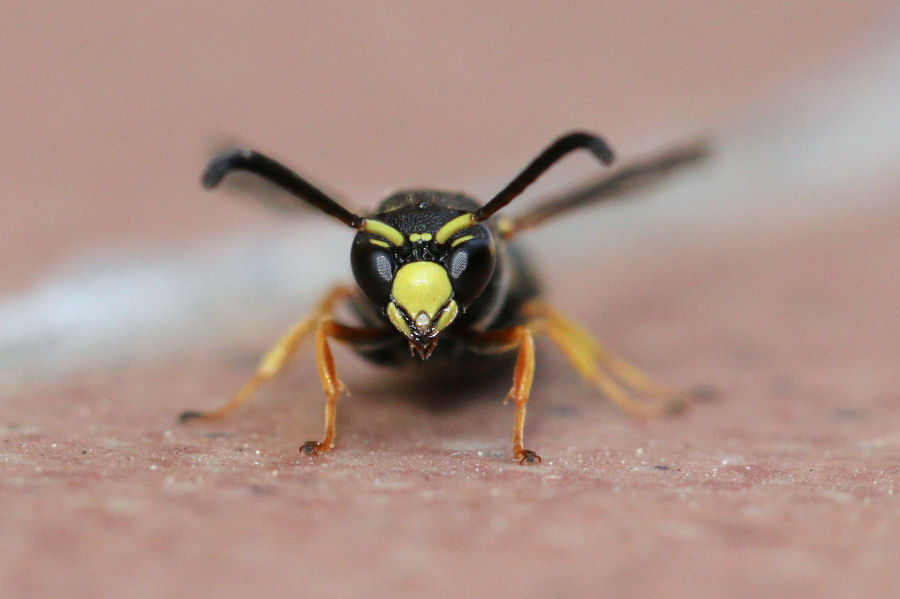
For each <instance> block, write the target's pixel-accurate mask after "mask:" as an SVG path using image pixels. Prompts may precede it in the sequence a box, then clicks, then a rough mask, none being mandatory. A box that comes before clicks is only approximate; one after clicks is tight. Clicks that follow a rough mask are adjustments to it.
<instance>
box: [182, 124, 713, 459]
mask: <svg viewBox="0 0 900 599" xmlns="http://www.w3.org/2000/svg"><path fill="white" fill-rule="evenodd" d="M576 150H587V151H588V152H590V153H591V154H592V155H593V156H595V157H596V158H597V159H598V160H599V161H600V162H601V163H602V164H604V165H610V164H611V163H612V162H613V151H612V149H611V148H610V147H609V145H607V143H606V142H605V141H604V140H603V139H602V138H601V137H599V136H597V135H594V134H592V133H588V132H584V131H574V132H571V133H568V134H566V135H564V136H562V137H560V138H558V139H557V140H556V141H554V142H553V143H552V144H550V145H549V146H548V147H547V148H546V149H544V150H543V151H542V152H541V153H540V154H539V155H538V156H537V157H536V158H534V160H533V161H532V162H531V163H530V164H528V166H527V167H526V168H525V169H524V170H522V171H521V172H520V173H519V174H518V175H517V176H516V177H515V178H514V179H513V180H512V181H511V182H510V183H509V184H508V185H507V186H506V187H504V188H503V189H502V190H500V191H499V192H498V193H497V194H496V195H495V196H494V197H493V198H491V199H490V200H489V201H488V202H487V203H485V204H483V205H482V204H479V203H478V202H477V201H476V200H474V199H472V198H471V197H469V196H467V195H464V194H461V193H455V192H448V191H435V190H429V189H413V190H406V191H399V192H397V193H394V194H393V195H390V196H389V197H387V198H386V199H384V200H383V201H382V202H381V203H380V204H379V205H378V206H377V208H376V209H375V211H374V212H373V213H371V214H369V215H366V216H362V215H359V214H355V213H353V212H351V211H350V210H348V209H347V208H345V207H344V206H343V205H342V204H341V203H340V202H338V201H336V200H335V199H334V198H333V197H331V196H330V195H328V194H326V193H325V192H323V191H322V190H320V189H319V188H317V187H315V186H314V185H312V184H311V183H309V182H308V181H306V180H305V179H303V178H301V177H300V176H299V175H298V174H296V173H295V172H293V171H292V170H290V169H288V168H287V167H285V166H284V165H282V164H280V163H279V162H276V161H275V160H273V159H271V158H268V157H267V156H265V155H263V154H260V153H258V152H255V151H253V150H248V149H234V150H230V151H227V152H224V153H222V154H220V155H218V156H216V157H215V158H213V159H212V160H211V161H210V162H209V164H208V165H207V167H206V169H205V171H204V173H203V176H202V183H203V186H204V187H206V188H207V189H209V188H213V187H216V186H217V185H218V184H219V183H220V182H221V181H222V180H223V179H224V178H225V176H226V175H228V174H229V173H231V172H232V171H236V170H241V171H248V172H250V173H253V174H255V175H258V176H259V177H262V178H263V179H266V180H268V181H269V182H271V183H273V184H275V185H277V186H279V187H281V188H283V189H284V190H286V191H288V192H289V193H290V194H292V195H293V196H294V197H296V198H298V199H299V200H302V201H303V202H305V203H307V204H309V205H311V206H313V207H315V208H318V209H319V210H321V211H322V212H324V213H325V214H327V215H329V216H331V217H333V218H334V219H336V220H338V221H340V222H342V223H343V224H345V225H347V226H348V227H351V228H353V229H355V230H356V231H357V233H356V235H355V237H354V239H353V243H352V245H351V248H350V265H351V267H352V271H353V276H354V278H355V279H356V284H357V287H358V288H357V289H354V288H350V287H348V286H337V287H335V288H333V289H332V290H331V291H329V292H328V293H326V294H325V296H324V298H323V299H322V300H321V302H320V303H319V304H318V306H317V307H316V308H315V310H314V311H313V312H312V314H310V315H309V316H307V317H306V318H304V319H302V320H300V321H299V322H297V323H296V324H295V325H294V326H293V327H291V328H290V329H289V330H288V331H287V332H286V333H285V334H284V335H283V336H282V337H281V339H279V340H278V342H277V343H275V345H274V346H273V347H272V348H271V349H270V350H269V351H268V353H266V354H265V356H264V357H263V359H262V361H261V362H260V364H259V366H258V367H257V368H256V371H255V372H254V374H253V376H252V377H251V378H250V379H249V380H248V381H247V382H246V383H245V384H244V386H243V387H242V388H241V389H240V390H239V391H238V392H237V393H236V394H235V395H234V397H233V398H232V399H231V400H230V401H229V402H227V403H226V404H224V405H223V406H222V407H220V408H219V409H217V410H215V411H211V412H197V411H187V412H184V413H182V414H181V417H180V420H181V421H183V422H184V421H188V420H205V421H209V420H215V419H219V418H221V417H223V416H225V415H227V414H230V413H231V412H233V411H234V410H235V409H237V408H238V407H239V406H241V405H242V404H243V403H244V402H245V401H247V399H248V398H249V397H250V396H251V395H252V394H253V392H254V391H255V390H256V389H257V387H258V386H259V385H260V383H262V382H263V381H265V380H266V379H268V378H270V377H272V376H273V375H275V374H277V373H279V372H280V371H281V370H282V369H283V368H284V367H285V365H286V364H287V363H288V361H289V360H290V359H291V357H292V356H293V355H294V354H295V352H296V351H297V349H298V347H299V346H300V345H301V343H302V342H303V341H304V340H306V339H307V338H309V337H312V338H313V339H314V341H315V357H316V366H317V369H318V373H319V376H320V378H321V381H322V387H323V388H324V391H325V397H326V401H325V434H324V436H323V437H322V439H321V440H320V441H308V442H306V443H304V444H303V445H301V446H300V452H301V453H302V454H306V455H317V454H319V453H322V452H326V451H329V450H331V449H332V448H333V447H334V440H335V420H336V414H337V400H338V394H339V392H341V391H346V388H345V387H344V385H343V383H342V382H341V381H340V379H338V375H337V370H336V368H335V362H334V358H333V357H332V352H331V348H330V346H329V342H330V341H332V340H334V341H338V342H341V343H345V344H347V345H349V346H350V347H352V348H353V349H354V350H356V351H357V352H358V353H359V354H361V355H362V356H364V357H365V358H368V359H370V360H372V361H374V362H377V363H380V364H385V365H392V366H404V365H410V364H412V363H415V362H417V361H421V362H424V363H425V364H427V366H428V367H429V368H430V369H432V370H431V372H432V373H444V374H446V373H448V372H458V371H459V372H462V371H465V372H471V370H470V369H471V368H472V367H474V366H475V365H478V366H484V365H485V364H503V363H506V364H508V365H510V366H512V365H513V363H514V366H512V369H513V373H512V387H511V388H510V390H509V393H508V394H507V397H506V400H507V401H509V400H512V401H513V404H514V405H515V416H514V423H513V433H512V455H513V457H514V458H515V459H516V460H518V461H519V463H520V464H533V463H537V462H540V461H541V458H540V456H538V454H537V453H535V452H534V451H532V450H530V449H526V448H525V446H524V441H523V437H524V428H525V408H526V405H527V404H528V399H529V396H530V392H531V386H532V380H533V376H534V367H535V348H534V338H535V337H536V336H539V335H540V336H546V337H547V338H549V340H550V341H551V342H552V343H553V344H555V345H556V346H557V347H558V348H559V349H560V350H561V351H562V353H563V354H564V355H565V356H566V358H567V359H568V361H569V362H570V363H571V365H572V366H573V367H574V369H575V370H576V371H577V372H578V374H579V375H581V377H583V378H584V379H585V380H587V381H588V382H589V383H591V384H593V385H594V386H596V387H597V388H599V390H600V391H601V392H602V393H603V394H604V395H605V396H606V397H607V398H609V399H610V400H612V401H613V402H614V403H615V404H616V405H618V406H619V407H620V408H621V409H622V410H624V411H625V412H627V413H631V414H634V415H639V416H648V415H653V414H660V413H664V412H670V411H676V410H677V409H679V408H680V407H682V406H683V405H684V400H683V398H682V396H681V395H679V394H676V393H673V392H671V391H669V390H668V389H666V388H664V387H662V386H660V385H657V384H656V383H654V382H653V381H651V380H650V379H649V378H648V377H647V376H645V375H644V374H642V373H641V371H640V370H638V369H637V368H635V367H634V366H632V365H631V364H629V363H628V362H626V361H625V360H624V359H622V358H620V357H619V356H617V355H615V354H613V353H611V352H610V351H609V350H607V349H606V348H605V347H604V346H603V345H601V344H600V343H599V342H598V341H597V340H596V339H595V338H594V337H593V336H591V335H590V334H589V333H587V332H586V331H585V330H584V329H583V328H582V327H581V326H579V325H578V324H577V323H576V322H575V321H573V320H571V319H570V318H568V317H566V316H564V315H563V314H561V313H560V312H558V311H557V310H555V309H554V308H552V307H550V306H549V305H548V304H546V303H544V302H543V301H541V300H540V287H539V282H538V278H537V276H536V274H535V272H534V269H533V267H532V266H531V264H530V263H529V261H528V260H527V258H526V256H525V255H524V254H523V253H522V252H521V250H520V248H518V247H517V246H516V244H515V243H513V240H514V239H515V238H516V236H517V235H519V234H520V233H522V232H524V231H526V230H528V229H531V228H533V227H535V226H537V225H539V224H541V223H543V222H544V221H545V220H547V219H548V218H550V217H553V216H558V215H560V214H563V213H565V212H568V211H570V210H572V209H575V208H579V207H583V206H585V205H587V204H590V203H592V202H595V201H598V200H600V199H603V198H611V197H615V196H616V195H619V194H620V193H621V192H622V191H623V190H626V189H629V188H631V187H633V186H634V184H635V183H639V182H643V181H646V180H652V179H655V178H656V176H657V175H661V174H665V173H668V172H669V171H671V170H673V169H674V168H675V167H677V166H679V165H682V164H685V163H687V162H690V161H693V160H695V159H697V158H699V157H702V156H703V155H704V154H705V149H704V147H703V146H702V144H695V145H693V146H687V147H684V148H681V149H678V150H675V151H672V152H670V153H667V154H663V155H660V156H657V157H655V158H651V159H649V160H645V161H642V162H637V163H634V164H632V165H630V166H628V167H626V168H623V169H619V170H618V171H617V172H615V173H614V174H612V175H610V176H607V177H606V178H604V179H601V180H600V181H599V182H595V183H591V184H588V185H586V186H584V187H581V188H579V189H576V190H574V191H571V192H569V193H566V194H563V195H561V196H558V197H556V198H554V199H551V200H549V201H545V202H539V203H538V204H537V207H536V208H534V209H532V210H530V211H528V212H525V213H524V214H522V215H519V216H517V217H513V218H506V219H504V218H501V217H499V216H495V215H497V213H498V212H499V211H500V210H502V209H503V208H505V207H506V206H507V205H508V204H509V203H510V202H512V200H514V199H515V198H516V197H518V196H519V194H521V193H522V192H523V191H524V190H525V189H526V188H527V187H528V186H529V185H531V184H532V183H533V182H534V181H535V180H536V179H537V178H538V177H540V176H541V175H542V174H543V173H544V172H545V171H547V170H548V169H549V168H550V167H551V166H553V165H554V164H555V163H556V162H558V161H559V160H560V159H561V158H563V157H565V156H566V155H568V154H570V153H571V152H574V151H576ZM342 306H346V307H349V312H350V313H352V314H354V315H355V317H356V318H355V321H354V322H352V323H349V322H341V321H340V320H338V319H337V318H336V317H335V313H336V311H337V310H338V309H339V308H340V307H342ZM513 354H515V360H513V359H512V356H513ZM503 357H505V358H506V359H505V360H501V359H500V358H503ZM463 369H465V370H463Z"/></svg>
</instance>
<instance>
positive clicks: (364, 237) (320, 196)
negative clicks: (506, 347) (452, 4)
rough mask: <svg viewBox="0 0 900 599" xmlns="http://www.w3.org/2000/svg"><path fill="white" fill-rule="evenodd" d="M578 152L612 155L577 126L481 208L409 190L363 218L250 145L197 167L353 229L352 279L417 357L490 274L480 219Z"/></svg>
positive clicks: (209, 176) (487, 240)
mask: <svg viewBox="0 0 900 599" xmlns="http://www.w3.org/2000/svg"><path fill="white" fill-rule="evenodd" d="M577 149H588V150H590V151H591V152H592V153H593V154H594V155H595V156H596V157H597V158H598V159H599V160H600V161H602V162H603V163H605V164H609V163H610V162H611V161H612V158H613V155H612V150H610V149H609V147H608V146H607V145H606V142H604V141H603V140H602V139H600V138H599V137H597V136H596V135H591V134H589V133H584V132H580V131H576V132H573V133H569V134H568V135H564V136H563V137H560V138H559V139H557V140H556V141H555V142H553V143H552V144H551V145H550V146H548V147H547V148H546V149H545V150H544V151H543V152H541V153H540V154H539V155H538V156H537V158H535V159H534V160H533V161H532V162H531V163H530V164H529V165H528V166H527V167H526V168H525V169H524V170H523V171H522V172H520V173H519V174H518V175H517V176H516V177H515V178H514V179H513V180H512V181H510V183H509V184H508V185H507V186H506V187H504V188H503V189H502V190H500V192H499V193H497V195H495V196H494V197H493V198H492V199H491V200H490V201H489V202H488V203H487V204H485V205H484V206H479V205H478V204H477V203H476V202H475V201H474V200H471V199H470V198H467V197H465V196H461V195H458V194H452V193H442V192H430V191H414V192H405V193H399V194H395V195H393V196H391V197H389V198H388V199H386V200H384V201H383V202H382V203H381V205H380V206H379V207H378V210H377V212H376V214H374V215H372V216H370V217H366V218H364V217H362V216H359V215H357V214H354V213H352V212H350V211H349V210H347V209H346V208H344V207H343V205H342V204H341V203H339V202H337V201H335V200H334V199H332V198H331V196H329V195H328V194H326V193H324V192H323V191H321V190H320V189H318V188H317V187H315V186H313V185H312V184H310V183H309V182H308V181H306V180H304V179H302V178H301V177H300V176H299V175H297V174H296V173H294V172H293V171H291V170H290V169H288V168H286V167H285V166H283V165H282V164H280V163H278V162H276V161H274V160H272V159H271V158H268V157H266V156H263V155H262V154H259V153H257V152H254V151H252V150H242V149H236V150H231V151H229V152H225V153H224V154H221V155H219V156H217V157H216V158H214V159H213V160H212V161H210V163H209V164H208V165H207V167H206V170H205V171H204V174H203V185H204V186H205V187H215V186H216V185H218V184H219V182H220V181H221V180H222V178H223V177H225V175H226V174H228V173H229V172H231V171H233V170H246V171H250V172H252V173H255V174H257V175H259V176H261V177H264V178H265V179H268V180H269V181H271V182H272V183H275V184H276V185H278V186H280V187H282V188H284V189H286V190H287V191H289V192H291V193H292V194H293V195H294V196H296V197H298V198H300V199H302V200H303V201H305V202H306V203H308V204H311V205H312V206H315V207H316V208H318V209H319V210H321V211H323V212H325V213H326V214H329V215H331V216H333V217H334V218H336V219H338V220H339V221H341V222H343V223H344V224H346V225H348V226H350V227H353V228H354V229H357V230H358V231H359V233H358V234H357V235H356V238H355V239H354V240H353V248H352V250H351V252H350V260H351V264H352V266H353V275H354V276H355V277H356V281H357V283H359V286H360V288H361V289H362V290H363V292H364V293H365V294H366V297H368V298H369V300H370V301H372V302H373V303H374V304H375V305H376V306H378V307H379V308H380V309H381V310H383V311H384V314H385V316H386V317H387V319H388V320H389V321H390V322H391V323H392V324H393V325H394V326H395V327H397V329H398V330H399V331H400V332H401V333H403V334H404V335H405V336H406V337H407V338H408V339H409V343H410V348H411V349H413V350H415V351H416V352H417V353H418V354H419V356H420V357H422V358H423V359H424V358H427V357H428V356H429V355H430V354H431V351H432V350H433V349H434V347H435V345H436V344H437V336H438V335H439V334H440V333H441V331H443V330H445V329H446V328H447V327H448V326H450V324H451V323H452V322H453V321H454V319H455V318H456V317H457V315H458V314H459V313H460V312H461V311H463V310H465V309H466V308H467V307H468V306H469V305H470V304H472V303H473V302H474V301H475V300H476V299H477V298H478V296H479V295H480V294H481V293H482V292H483V291H484V289H485V287H486V286H487V284H488V282H489V281H490V279H491V275H492V274H493V273H494V266H495V263H496V257H495V239H494V237H495V235H496V233H494V230H492V229H491V228H490V227H489V226H487V225H486V224H483V223H486V222H487V221H488V219H490V218H491V217H492V216H493V215H494V214H495V213H496V212H497V211H499V210H500V209H502V208H503V207H504V206H506V205H507V204H509V203H510V202H511V201H512V200H513V199H514V198H515V197H516V196H518V195H519V194H520V193H521V192H522V191H523V190H524V189H525V188H526V187H528V186H529V185H530V184H531V183H532V182H533V181H534V180H535V179H537V178H538V177H539V176H540V175H541V174H542V173H543V172H544V171H546V170H547V169H548V168H550V166H552V165H553V164H554V163H555V162H556V161H557V160H559V159H560V158H562V157H563V156H565V155H566V154H568V153H569V152H571V151H573V150H577Z"/></svg>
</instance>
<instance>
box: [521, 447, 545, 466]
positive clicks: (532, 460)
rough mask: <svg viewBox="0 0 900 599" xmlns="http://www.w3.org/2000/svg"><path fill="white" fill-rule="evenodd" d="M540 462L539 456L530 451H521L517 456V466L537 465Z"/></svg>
mask: <svg viewBox="0 0 900 599" xmlns="http://www.w3.org/2000/svg"><path fill="white" fill-rule="evenodd" d="M542 461H543V460H542V459H541V456H539V455H538V454H536V453H534V452H533V451H531V450H530V449H523V450H522V453H521V454H520V455H519V464H538V463H540V462H542Z"/></svg>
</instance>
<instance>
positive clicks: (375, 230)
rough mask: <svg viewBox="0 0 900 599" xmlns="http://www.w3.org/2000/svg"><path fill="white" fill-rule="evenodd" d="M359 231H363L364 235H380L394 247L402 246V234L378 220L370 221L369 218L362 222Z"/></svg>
mask: <svg viewBox="0 0 900 599" xmlns="http://www.w3.org/2000/svg"><path fill="white" fill-rule="evenodd" d="M360 231H365V232H366V233H372V234H374V235H381V236H382V237H384V238H385V239H387V240H388V241H390V242H391V243H393V244H394V245H403V241H404V239H403V233H401V232H400V231H398V230H397V229H395V228H394V227H392V226H390V225H388V224H385V223H383V222H381V221H378V220H372V219H370V218H367V219H365V220H363V224H362V227H360Z"/></svg>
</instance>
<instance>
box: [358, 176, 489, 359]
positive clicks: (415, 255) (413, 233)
mask: <svg viewBox="0 0 900 599" xmlns="http://www.w3.org/2000/svg"><path fill="white" fill-rule="evenodd" d="M477 206H478V205H477V204H476V203H475V202H474V201H473V200H471V199H470V198H467V197H465V196H460V195H457V194H450V193H442V192H429V191H415V192H402V193H398V194H395V195H393V196H391V197H389V198H388V199H386V200H385V201H384V202H382V203H381V205H380V206H379V212H377V213H376V214H374V215H372V216H371V217H369V218H368V219H367V221H368V222H370V223H371V224H370V225H369V226H368V227H367V228H366V229H364V230H362V231H360V232H359V233H358V234H357V235H356V238H355V239H354V240H353V247H352V249H351V251H350V263H351V266H352V268H353V275H354V277H355V278H356V282H357V284H358V285H359V286H360V288H361V289H362V290H363V293H365V295H366V297H367V298H368V299H369V300H370V301H371V302H372V303H373V304H375V305H376V306H378V307H379V309H380V310H381V311H382V313H383V314H384V315H385V316H386V317H387V319H388V320H389V321H390V322H391V323H392V324H393V325H394V326H395V327H396V328H397V329H398V330H399V331H400V332H401V333H403V334H404V335H405V336H406V337H407V338H408V339H409V341H410V347H411V348H412V349H414V350H415V351H416V352H417V353H418V354H419V355H420V356H422V357H423V358H424V357H428V355H429V354H430V353H431V351H432V350H433V349H434V347H435V345H436V344H437V336H438V334H439V333H441V332H442V331H443V330H445V329H446V328H447V327H448V326H449V325H450V324H451V323H452V322H453V320H454V319H455V318H456V316H457V315H458V314H459V313H460V312H462V311H464V310H465V309H466V308H467V307H468V306H469V305H470V304H471V303H472V302H473V301H475V300H476V299H477V298H478V296H479V295H480V294H481V292H482V291H483V290H484V288H485V287H486V286H487V284H488V281H490V279H491V275H493V273H494V266H495V263H496V257H495V241H494V235H493V233H492V231H491V229H490V228H489V227H488V226H485V225H483V224H479V223H472V222H471V214H472V212H471V211H472V210H474V209H476V208H477Z"/></svg>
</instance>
